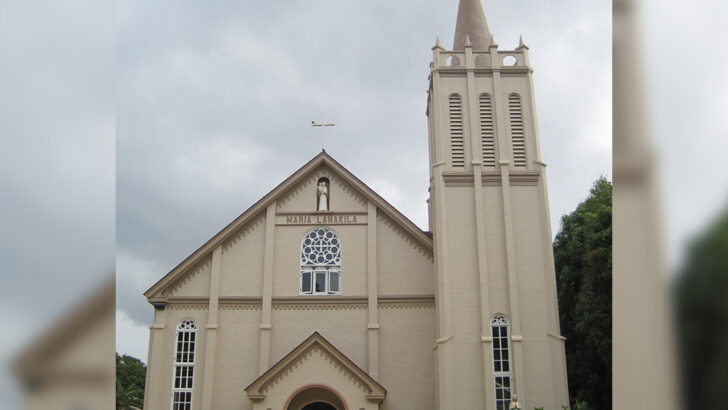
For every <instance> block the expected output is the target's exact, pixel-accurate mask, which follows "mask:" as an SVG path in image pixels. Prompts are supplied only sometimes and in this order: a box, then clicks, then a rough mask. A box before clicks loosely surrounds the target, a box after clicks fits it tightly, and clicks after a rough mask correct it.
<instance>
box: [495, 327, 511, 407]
mask: <svg viewBox="0 0 728 410" xmlns="http://www.w3.org/2000/svg"><path fill="white" fill-rule="evenodd" d="M490 332H491V336H492V337H493V378H494V379H495V380H494V381H495V408H496V410H508V405H509V404H510V402H511V396H512V394H513V373H511V355H510V351H511V349H510V342H509V336H508V333H510V332H509V326H508V319H507V318H506V317H505V316H504V315H502V314H497V315H495V316H493V319H491V321H490Z"/></svg>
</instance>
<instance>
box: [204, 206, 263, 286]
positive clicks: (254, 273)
mask: <svg viewBox="0 0 728 410" xmlns="http://www.w3.org/2000/svg"><path fill="white" fill-rule="evenodd" d="M264 245H265V215H260V216H258V217H255V218H253V220H252V221H251V222H250V223H248V224H247V225H245V226H244V227H242V228H241V229H240V230H239V231H238V232H236V234H235V235H233V237H232V239H230V240H228V241H227V242H226V243H225V244H224V245H223V251H222V271H221V275H220V296H223V297H224V296H258V297H260V296H261V291H262V289H263V252H264ZM208 284H209V282H208Z"/></svg>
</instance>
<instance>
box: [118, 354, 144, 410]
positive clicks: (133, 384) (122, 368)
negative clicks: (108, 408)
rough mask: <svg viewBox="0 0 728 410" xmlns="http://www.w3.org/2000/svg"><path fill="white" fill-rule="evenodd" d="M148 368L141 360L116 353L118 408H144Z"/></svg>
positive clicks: (122, 409)
mask: <svg viewBox="0 0 728 410" xmlns="http://www.w3.org/2000/svg"><path fill="white" fill-rule="evenodd" d="M146 373H147V368H146V366H145V365H144V363H142V361H141V360H139V359H137V358H135V357H132V356H127V355H123V356H119V353H117V354H116V408H117V410H128V409H131V408H132V406H133V407H137V408H142V404H143V403H144V381H145V379H146Z"/></svg>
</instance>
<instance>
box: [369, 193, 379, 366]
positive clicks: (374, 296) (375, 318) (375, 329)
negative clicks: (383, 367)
mask: <svg viewBox="0 0 728 410" xmlns="http://www.w3.org/2000/svg"><path fill="white" fill-rule="evenodd" d="M367 213H368V215H367V301H368V306H367V308H368V323H367V334H368V336H369V375H370V376H372V377H373V378H374V379H375V380H378V379H379V305H378V303H379V299H378V294H379V290H378V288H379V286H378V278H377V271H378V269H377V207H376V205H374V203H373V202H371V201H369V203H368V204H367Z"/></svg>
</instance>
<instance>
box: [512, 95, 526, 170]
mask: <svg viewBox="0 0 728 410" xmlns="http://www.w3.org/2000/svg"><path fill="white" fill-rule="evenodd" d="M508 111H509V113H510V119H511V144H513V166H515V167H525V166H526V138H525V135H524V131H523V110H522V109H521V96H520V95H518V94H511V95H509V96H508Z"/></svg>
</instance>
